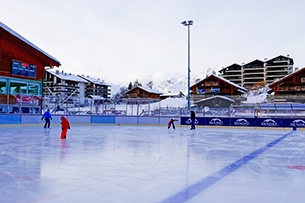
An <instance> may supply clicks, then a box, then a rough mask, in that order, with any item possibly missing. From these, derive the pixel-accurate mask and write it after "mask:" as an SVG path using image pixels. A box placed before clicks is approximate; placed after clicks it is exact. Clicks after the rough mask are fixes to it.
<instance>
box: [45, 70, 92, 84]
mask: <svg viewBox="0 0 305 203" xmlns="http://www.w3.org/2000/svg"><path fill="white" fill-rule="evenodd" d="M46 71H47V72H49V73H51V74H52V75H55V76H56V77H58V78H60V79H62V80H68V81H76V82H82V83H88V81H87V80H84V79H83V78H81V77H79V76H77V75H74V74H71V73H65V72H63V71H58V70H56V71H55V70H51V69H49V70H46Z"/></svg>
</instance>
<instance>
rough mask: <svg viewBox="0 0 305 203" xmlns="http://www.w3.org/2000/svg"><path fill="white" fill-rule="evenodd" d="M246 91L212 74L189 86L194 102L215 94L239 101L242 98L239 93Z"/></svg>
mask: <svg viewBox="0 0 305 203" xmlns="http://www.w3.org/2000/svg"><path fill="white" fill-rule="evenodd" d="M246 92H247V89H246V88H244V87H241V86H239V85H237V84H235V83H233V82H231V81H229V80H227V79H225V78H223V77H220V76H217V75H215V74H212V75H210V76H208V77H207V78H205V79H203V80H201V81H199V82H197V83H196V84H194V85H192V86H191V100H193V101H194V102H195V101H198V100H202V99H205V98H209V97H213V96H215V95H221V96H226V97H228V98H231V99H233V100H235V101H236V102H239V101H241V100H243V98H242V97H241V95H243V94H245V93H246Z"/></svg>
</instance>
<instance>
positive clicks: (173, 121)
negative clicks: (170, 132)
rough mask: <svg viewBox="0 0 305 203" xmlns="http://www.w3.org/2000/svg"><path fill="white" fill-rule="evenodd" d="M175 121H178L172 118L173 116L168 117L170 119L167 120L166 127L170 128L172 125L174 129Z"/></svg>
mask: <svg viewBox="0 0 305 203" xmlns="http://www.w3.org/2000/svg"><path fill="white" fill-rule="evenodd" d="M175 121H178V120H176V119H173V118H172V119H170V120H169V121H168V123H167V129H170V127H171V125H173V128H174V129H176V128H175V124H174V123H175Z"/></svg>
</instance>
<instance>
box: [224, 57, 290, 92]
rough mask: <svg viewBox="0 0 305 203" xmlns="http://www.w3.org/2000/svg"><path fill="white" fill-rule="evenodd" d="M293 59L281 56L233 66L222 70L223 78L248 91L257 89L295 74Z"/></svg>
mask: <svg viewBox="0 0 305 203" xmlns="http://www.w3.org/2000/svg"><path fill="white" fill-rule="evenodd" d="M293 64H294V62H293V59H292V58H290V57H289V56H282V55H279V56H277V57H274V58H272V59H270V60H267V59H265V60H264V61H263V60H258V59H256V60H253V61H251V62H249V63H246V64H242V65H239V64H232V65H230V66H228V67H225V68H222V69H221V70H220V71H219V73H220V74H221V75H222V77H224V78H226V79H227V80H230V81H232V82H234V83H236V84H238V85H241V86H243V87H245V88H247V89H256V88H257V87H263V86H265V85H267V84H271V83H272V82H274V81H275V80H278V79H280V78H282V77H285V76H286V75H289V74H291V73H292V72H293Z"/></svg>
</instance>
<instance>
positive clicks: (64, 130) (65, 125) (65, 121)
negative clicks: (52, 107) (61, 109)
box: [60, 116, 70, 140]
mask: <svg viewBox="0 0 305 203" xmlns="http://www.w3.org/2000/svg"><path fill="white" fill-rule="evenodd" d="M60 120H61V123H60V124H61V135H60V139H62V140H63V139H66V138H67V132H68V129H70V123H69V121H68V119H67V118H66V117H64V116H61V117H60Z"/></svg>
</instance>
